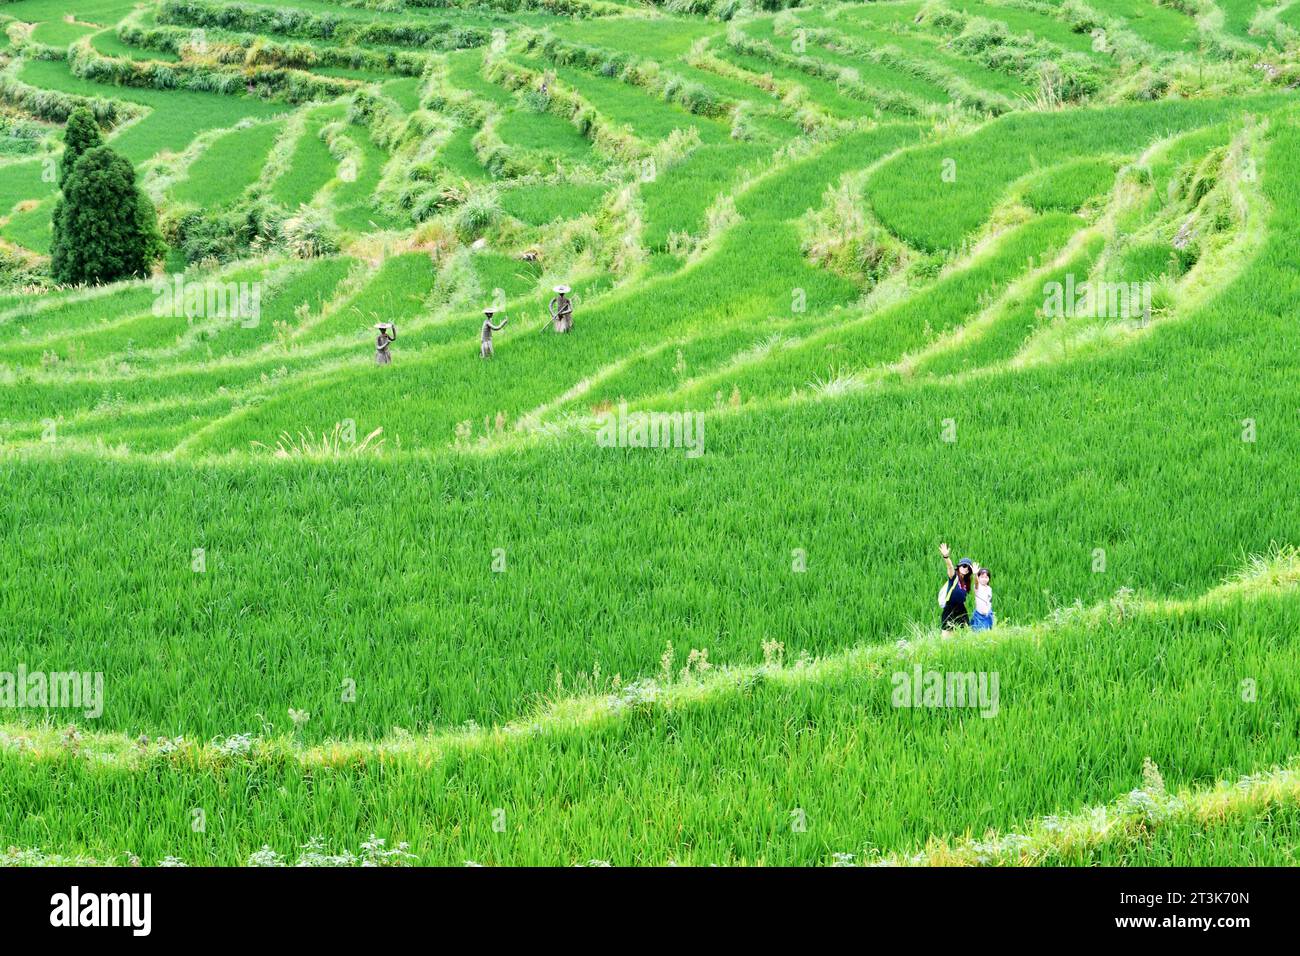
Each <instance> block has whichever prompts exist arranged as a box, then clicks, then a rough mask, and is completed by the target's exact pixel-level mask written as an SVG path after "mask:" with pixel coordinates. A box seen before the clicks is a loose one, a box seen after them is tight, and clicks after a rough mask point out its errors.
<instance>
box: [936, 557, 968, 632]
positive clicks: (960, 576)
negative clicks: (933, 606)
mask: <svg viewBox="0 0 1300 956" xmlns="http://www.w3.org/2000/svg"><path fill="white" fill-rule="evenodd" d="M939 553H940V554H941V555H943V564H944V567H945V568H947V570H948V580H947V581H946V582H945V583H944V585H943V587H941V588H939V606H940V607H941V608H943V612H942V614H941V615H940V618H939V625H940V627H942V628H943V629H944V630H945V631H951V630H953V629H954V628H958V627H966V626H967V625H969V624H970V617H969V616H968V615H967V614H966V595H968V594H969V593H970V590H971V584H972V580H971V579H972V578H973V577H974V573H975V563H974V562H973V561H971V559H970V558H962V559H961V560H960V561H958V562H957V566H956V567H955V568H954V567H953V566H952V558H951V557H949V552H948V545H947V544H941V545H939Z"/></svg>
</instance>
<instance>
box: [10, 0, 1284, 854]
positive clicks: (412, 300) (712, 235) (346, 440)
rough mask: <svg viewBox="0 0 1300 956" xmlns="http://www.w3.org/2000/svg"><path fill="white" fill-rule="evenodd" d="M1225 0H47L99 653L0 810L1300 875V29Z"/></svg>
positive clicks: (236, 829)
mask: <svg viewBox="0 0 1300 956" xmlns="http://www.w3.org/2000/svg"><path fill="white" fill-rule="evenodd" d="M514 6H517V7H518V9H515V10H512V11H509V10H508V9H507V8H509V7H514ZM776 6H784V4H777V5H776ZM1187 9H1189V10H1190V9H1192V8H1191V7H1188V8H1187ZM1195 9H1196V10H1197V11H1200V12H1198V13H1196V14H1195V15H1193V14H1191V13H1188V12H1185V11H1184V9H1183V7H1182V6H1173V5H1162V4H1155V3H1152V2H1149V0H1105V2H1097V0H1093V2H1091V3H1089V4H1088V5H1087V6H1086V7H1085V6H1084V5H1082V4H1074V3H1072V4H1069V5H1062V4H1055V3H1040V2H1036V0H1035V2H1029V0H1024V2H1021V0H987V2H985V0H980V2H975V0H927V2H925V3H919V2H916V0H897V2H894V0H891V2H876V3H867V4H844V3H830V2H826V3H807V4H803V5H794V6H791V7H790V8H789V9H773V10H762V11H756V10H753V9H750V8H749V7H748V6H743V7H742V6H737V5H733V4H721V3H719V4H707V3H704V4H699V5H697V9H695V10H694V11H693V12H692V13H690V14H686V13H679V12H673V9H672V7H671V5H669V6H660V5H650V4H639V3H611V2H605V0H564V2H563V3H550V2H546V3H541V2H539V3H522V4H518V5H516V4H503V3H488V2H484V3H478V2H474V0H457V2H455V3H452V4H448V5H446V6H441V7H433V6H429V5H428V4H425V3H417V2H414V0H385V2H383V3H379V2H371V0H289V2H284V3H279V4H269V3H262V2H260V0H255V2H241V3H239V4H219V3H214V2H212V0H151V2H148V3H144V4H139V5H137V4H135V3H123V2H116V0H92V2H87V3H85V4H82V5H81V6H80V7H79V8H78V10H77V13H76V16H75V17H72V18H71V19H68V18H67V16H66V15H65V13H64V12H63V10H62V9H61V6H60V5H59V4H54V3H51V2H48V0H9V2H0V39H2V41H3V42H0V493H3V495H4V498H5V500H6V501H7V502H10V503H11V505H10V507H7V508H6V509H4V511H3V518H2V519H0V674H2V673H13V672H16V671H18V669H19V668H20V667H21V669H22V671H23V672H24V673H31V672H42V673H47V672H48V673H54V672H62V671H76V672H85V673H99V674H101V675H102V676H103V681H104V697H103V701H102V704H103V706H102V713H98V714H95V715H94V716H93V717H88V716H86V715H85V713H84V709H81V710H69V709H59V708H51V707H27V708H22V707H18V706H14V707H13V708H12V709H8V710H6V711H5V713H4V714H2V715H0V725H3V729H2V732H0V745H2V746H0V789H3V790H4V792H6V793H12V794H13V795H14V799H12V800H9V801H6V805H5V806H4V807H3V808H0V847H3V846H9V845H13V846H14V847H16V848H18V849H16V850H15V851H14V853H13V854H12V856H11V862H17V863H36V862H42V861H49V860H52V859H53V860H57V859H72V858H85V859H88V860H95V861H101V862H113V861H120V860H121V859H122V858H123V854H136V855H138V856H139V857H141V858H142V859H143V860H145V862H149V863H154V862H158V861H161V860H163V859H164V858H167V857H176V858H179V859H181V860H184V861H186V862H189V863H219V864H242V863H246V862H248V861H249V860H250V857H253V856H254V855H255V854H257V853H258V851H259V850H260V849H261V848H262V847H263V845H266V846H268V847H270V848H271V850H273V851H274V853H276V854H279V855H280V857H283V858H287V859H289V860H290V861H292V859H293V858H294V857H295V856H296V855H297V854H298V853H299V852H300V850H299V848H300V847H302V846H303V845H304V844H308V843H309V842H310V841H312V840H313V839H315V838H320V839H322V840H323V841H324V842H323V844H321V845H322V846H324V847H325V850H326V851H328V852H330V853H335V854H342V853H344V852H345V851H346V852H348V853H352V854H358V855H364V853H366V852H372V851H373V852H378V851H377V850H374V847H372V851H365V850H363V849H362V844H363V843H365V842H366V841H367V839H368V838H369V837H370V835H371V834H376V835H378V836H379V837H382V838H384V839H386V840H387V841H388V843H387V844H386V846H388V847H390V848H391V847H392V846H395V845H396V844H398V843H403V842H404V843H407V844H409V849H410V852H411V853H412V854H413V855H414V858H415V859H416V860H418V861H419V862H423V863H440V864H447V863H451V864H459V863H462V862H464V861H466V860H471V861H475V862H481V863H500V864H527V863H537V864H554V863H572V862H586V861H588V860H608V861H611V862H615V863H628V864H664V863H667V862H670V861H675V862H680V863H696V864H702V863H746V864H757V863H768V864H778V863H779V864H829V863H834V862H854V863H864V862H866V863H880V862H884V863H949V862H955V863H971V862H973V863H990V862H996V863H1058V862H1063V863H1071V864H1085V863H1106V862H1110V863H1117V862H1122V863H1126V864H1130V863H1131V864H1139V863H1144V862H1146V863H1163V862H1195V863H1206V864H1232V863H1264V862H1268V863H1290V862H1294V860H1293V859H1291V858H1290V857H1289V856H1288V855H1287V854H1286V853H1285V852H1282V851H1281V850H1278V849H1277V848H1276V846H1275V845H1274V844H1273V843H1271V842H1270V841H1274V840H1275V839H1281V836H1280V835H1285V834H1287V833H1293V832H1294V828H1295V822H1296V821H1295V810H1296V804H1295V796H1296V788H1295V786H1294V783H1295V781H1294V774H1295V764H1294V759H1295V758H1296V757H1297V755H1298V754H1300V746H1298V745H1297V730H1300V728H1298V727H1297V725H1296V718H1295V715H1296V713H1297V708H1296V704H1297V702H1298V700H1300V686H1298V685H1297V683H1296V677H1295V674H1294V667H1293V662H1294V659H1295V650H1296V649H1295V648H1294V647H1293V646H1291V644H1292V641H1293V635H1294V634H1295V633H1297V629H1296V623H1297V622H1296V621H1294V620H1292V618H1293V617H1294V612H1293V611H1292V607H1293V605H1294V593H1293V592H1294V587H1295V583H1296V566H1295V562H1294V552H1293V551H1292V550H1291V547H1292V546H1293V545H1294V544H1296V543H1297V542H1300V517H1297V515H1296V512H1295V509H1294V508H1292V507H1290V497H1289V496H1288V493H1287V490H1288V489H1289V488H1290V486H1291V484H1292V475H1293V472H1294V467H1295V464H1294V463H1295V462H1296V461H1297V460H1300V429H1298V426H1300V420H1297V415H1296V408H1295V402H1294V394H1295V382H1296V380H1297V367H1298V366H1300V348H1297V343H1296V331H1295V322H1294V311H1295V302H1296V301H1297V292H1298V291H1300V288H1298V285H1300V279H1297V273H1296V270H1295V263H1296V262H1297V261H1300V239H1298V238H1297V235H1296V232H1295V229H1294V228H1293V225H1294V223H1295V221H1296V220H1297V218H1300V190H1298V189H1297V186H1296V183H1297V182H1300V123H1298V120H1300V113H1298V112H1297V107H1296V100H1295V90H1294V87H1295V85H1296V80H1297V73H1296V70H1297V63H1296V51H1297V33H1296V30H1297V26H1296V25H1295V24H1294V23H1293V22H1291V19H1292V18H1289V17H1288V14H1287V13H1286V10H1285V9H1283V8H1273V7H1268V8H1266V7H1262V6H1261V7H1256V6H1253V5H1251V4H1242V3H1223V2H1218V3H1214V2H1209V0H1207V2H1205V3H1202V4H1200V5H1199V6H1197V7H1196V8H1195ZM77 106H88V107H90V108H91V109H92V110H93V112H94V115H95V116H96V117H97V118H98V120H99V121H100V123H101V126H102V128H103V130H104V133H105V136H106V138H107V142H108V143H109V145H111V146H112V147H114V148H115V149H117V150H118V151H119V152H121V153H122V154H123V155H125V156H126V157H127V158H128V159H129V160H130V161H131V162H132V163H133V164H135V166H136V168H137V171H138V176H139V180H140V182H141V183H142V185H143V188H144V190H145V192H146V193H147V194H148V196H149V197H150V198H151V199H152V200H153V202H154V203H155V205H156V207H157V209H158V211H159V217H160V223H161V226H162V229H163V233H164V236H165V238H166V239H167V240H168V243H169V247H170V249H169V254H168V257H167V259H166V261H165V262H163V263H160V264H159V266H158V272H157V274H156V275H154V276H151V277H149V278H136V279H128V280H125V281H122V282H119V283H116V284H114V285H112V286H108V287H105V288H94V289H66V288H60V287H58V286H57V285H56V284H55V283H54V282H53V280H52V279H51V278H50V276H49V274H48V267H49V260H48V252H49V250H50V240H51V233H50V228H51V226H50V224H51V216H52V215H53V211H54V207H55V203H56V201H57V199H58V192H57V190H58V185H57V182H56V180H55V178H54V177H53V176H51V175H50V170H52V169H55V168H56V167H57V159H58V157H59V152H60V150H61V149H62V124H63V123H64V122H65V120H66V118H67V116H68V115H69V113H70V111H71V110H72V109H73V108H75V107H77ZM561 283H563V284H566V285H569V286H571V287H572V289H573V295H574V302H575V313H574V315H575V326H574V331H573V332H572V333H570V334H567V335H556V334H554V333H553V332H551V331H550V329H549V323H548V321H547V319H548V313H547V309H548V302H549V301H550V299H551V298H552V296H553V295H554V293H553V292H552V289H553V287H555V286H556V285H559V284H561ZM1085 288H1087V289H1092V290H1094V292H1095V295H1094V297H1092V298H1082V297H1076V296H1075V295H1074V292H1075V290H1080V289H1085ZM1067 289H1068V290H1070V291H1069V292H1066V291H1065V290H1067ZM186 290H189V291H188V296H187V292H186ZM489 306H492V307H494V308H495V309H496V310H497V313H498V316H497V317H498V320H499V319H500V317H501V314H502V313H503V314H504V316H505V317H507V318H508V319H509V324H508V325H507V327H506V328H505V329H504V330H503V331H501V332H498V333H497V334H496V337H495V355H494V357H493V358H492V359H491V360H490V361H485V360H481V359H480V358H479V334H480V329H481V326H482V321H483V313H482V310H483V309H484V308H485V307H489ZM379 322H393V323H396V325H397V327H398V333H399V334H398V338H397V340H396V342H395V343H394V344H393V346H392V350H393V356H394V361H393V364H392V365H390V366H379V365H376V363H375V352H374V335H375V329H374V326H375V325H376V323H379ZM652 414H656V415H661V416H664V415H666V416H675V418H665V419H663V421H669V422H672V421H675V422H676V424H677V426H678V428H679V431H678V432H677V433H675V434H674V435H670V436H669V437H670V439H671V440H670V441H669V442H668V444H670V445H672V446H673V447H644V445H645V444H648V442H645V443H642V442H638V441H637V440H636V438H635V437H633V438H629V434H631V435H635V434H636V433H637V431H638V429H640V428H642V427H644V426H645V423H647V422H649V421H650V420H651V419H650V417H649V416H650V415H652ZM611 422H613V423H614V424H615V425H617V426H620V427H618V428H615V429H614V430H613V434H615V435H616V436H617V437H616V438H615V439H614V440H612V441H611V440H608V439H609V436H610V434H611V431H610V428H611ZM620 429H621V430H620ZM611 444H612V445H614V446H616V447H610V445H611ZM940 540H949V541H952V542H953V545H954V547H955V548H956V549H957V550H958V551H959V552H961V553H973V554H974V557H975V558H976V559H978V560H979V561H980V562H981V563H983V564H986V565H988V566H991V567H992V568H993V569H994V575H995V580H994V586H995V592H996V595H997V598H996V610H997V613H998V622H999V627H998V629H997V630H995V631H994V632H993V636H992V637H991V638H979V637H977V636H974V635H971V636H967V637H963V638H952V639H939V638H938V637H937V636H936V633H935V631H936V629H937V623H938V622H937V617H938V615H937V608H936V607H935V604H934V590H935V587H937V585H938V583H939V577H940V570H941V567H942V566H941V564H940V563H939V560H938V558H937V556H936V555H935V553H934V545H935V543H936V542H938V541H940ZM1250 555H1271V556H1272V557H1271V558H1270V559H1269V560H1268V561H1266V562H1263V563H1259V562H1256V564H1255V565H1254V566H1253V567H1254V572H1253V576H1248V577H1246V578H1242V579H1236V578H1234V579H1233V581H1234V582H1235V583H1232V584H1229V585H1225V586H1221V587H1217V588H1216V587H1214V582H1217V581H1221V580H1223V579H1224V578H1225V577H1227V576H1230V575H1232V574H1233V573H1234V572H1235V571H1236V570H1238V569H1240V568H1241V567H1242V566H1243V565H1245V564H1247V562H1248V561H1249V560H1250V559H1249V558H1248V556H1250ZM1084 608H1090V609H1092V610H1089V611H1085V610H1083V609H1084ZM900 641H902V642H903V643H902V644H900V643H899V642H900ZM913 665H920V666H921V667H922V669H931V670H937V671H940V672H943V673H948V672H955V673H963V674H964V673H975V674H983V675H986V677H987V675H989V674H992V673H993V672H996V673H997V674H998V675H999V679H1000V682H1001V683H1000V686H1001V693H1002V697H1001V700H1000V703H999V705H998V707H997V713H996V716H988V717H982V716H980V715H979V714H978V713H972V712H971V711H970V710H969V709H967V710H961V709H958V710H952V709H934V710H929V709H924V708H922V709H913V708H899V707H896V706H893V704H892V703H891V697H890V680H891V676H892V674H893V673H894V672H895V671H898V670H900V669H910V668H911V667H912V666H913ZM1247 682H1248V683H1247ZM1247 686H1249V687H1250V688H1251V691H1250V695H1253V696H1251V699H1250V700H1249V701H1248V700H1247V699H1246V696H1247V692H1246V690H1245V688H1246V687H1247ZM2 692H3V685H2V683H0V702H2V701H3V697H2ZM291 713H292V714H293V717H291V716H290V715H291ZM140 740H143V743H140V742H138V741H140ZM1144 761H1147V762H1148V763H1147V771H1146V773H1147V777H1146V779H1143V772H1144V771H1143V766H1144ZM1241 778H1246V780H1247V783H1245V784H1243V785H1242V787H1241V788H1239V789H1241V791H1242V793H1241V795H1240V799H1239V800H1237V801H1236V802H1235V803H1233V806H1232V808H1231V810H1230V811H1228V810H1225V811H1224V812H1223V813H1222V814H1220V815H1217V816H1216V815H1215V813H1213V812H1212V811H1211V810H1207V809H1206V808H1207V807H1214V806H1219V804H1218V803H1216V801H1224V800H1228V797H1226V796H1224V794H1228V793H1235V792H1236V791H1234V790H1233V789H1232V788H1233V787H1234V786H1235V784H1233V783H1232V782H1233V781H1237V780H1239V779H1241ZM1220 785H1221V786H1220ZM1135 788H1136V790H1135ZM1216 788H1217V789H1216ZM1225 788H1226V789H1225ZM1135 792H1136V793H1141V794H1145V796H1135V795H1134V793H1135ZM1152 807H1154V809H1152ZM141 808H145V809H144V810H142V809H141ZM195 808H200V809H203V811H204V814H205V816H206V819H207V820H208V821H209V822H208V825H207V829H206V831H205V832H204V833H203V834H196V833H195V832H193V831H192V830H191V811H192V810H194V809H195ZM497 811H500V812H501V813H502V814H503V817H502V818H501V819H504V820H505V823H504V825H503V826H497V827H496V828H494V826H493V824H494V822H497V823H499V818H498V817H496V816H494V813H496V812H497ZM312 845H313V846H316V844H312ZM318 848H319V847H318ZM384 860H385V861H386V862H402V861H404V860H406V857H402V856H399V855H392V856H386V857H384Z"/></svg>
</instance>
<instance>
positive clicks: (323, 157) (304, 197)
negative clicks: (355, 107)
mask: <svg viewBox="0 0 1300 956" xmlns="http://www.w3.org/2000/svg"><path fill="white" fill-rule="evenodd" d="M344 112H345V110H344V108H343V106H342V105H341V104H334V105H330V106H321V107H317V108H316V109H314V110H311V111H310V112H308V114H307V116H306V119H305V121H304V123H303V128H302V132H301V133H300V134H299V135H298V138H297V139H296V140H295V141H294V145H293V151H292V153H291V154H290V156H289V163H288V165H287V166H286V167H285V169H284V172H283V173H281V174H280V175H279V176H277V177H276V178H275V179H274V180H273V181H272V182H271V188H270V193H269V195H270V197H271V199H273V200H274V201H276V202H278V203H280V204H281V205H282V206H284V207H286V208H288V209H296V208H298V206H301V205H303V204H305V203H310V202H311V201H312V200H313V199H314V198H315V197H316V195H317V194H318V193H319V192H320V191H321V190H322V189H324V188H325V186H326V185H327V184H328V183H329V182H330V180H332V179H333V178H334V177H335V175H337V173H338V161H337V160H336V159H335V158H334V157H333V156H332V155H331V154H330V151H329V147H328V146H327V145H326V144H325V141H324V140H323V139H322V138H321V132H322V131H323V130H324V128H325V127H326V126H327V125H329V124H330V123H335V122H338V121H339V120H341V119H342V118H343V115H344Z"/></svg>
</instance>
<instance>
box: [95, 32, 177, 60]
mask: <svg viewBox="0 0 1300 956" xmlns="http://www.w3.org/2000/svg"><path fill="white" fill-rule="evenodd" d="M90 45H91V46H93V47H94V48H95V49H96V50H98V51H99V52H100V53H102V54H104V56H114V57H120V58H122V59H126V60H146V61H147V60H160V61H162V62H163V63H179V62H180V59H181V58H180V57H179V56H177V55H176V54H175V53H173V52H171V51H170V50H155V49H152V48H148V47H138V46H131V45H129V44H127V43H123V42H122V41H121V39H119V38H118V35H117V31H116V30H101V31H100V32H99V33H96V34H95V36H94V38H93V39H91V41H90Z"/></svg>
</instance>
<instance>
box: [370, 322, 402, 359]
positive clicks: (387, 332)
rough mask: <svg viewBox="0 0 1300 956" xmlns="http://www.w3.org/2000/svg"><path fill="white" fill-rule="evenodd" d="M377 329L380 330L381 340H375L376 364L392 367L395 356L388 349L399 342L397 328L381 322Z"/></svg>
mask: <svg viewBox="0 0 1300 956" xmlns="http://www.w3.org/2000/svg"><path fill="white" fill-rule="evenodd" d="M375 328H377V329H378V330H379V338H377V339H376V340H375V364H376V365H392V364H393V355H392V353H391V352H390V351H389V349H388V347H389V346H390V345H392V344H393V343H394V342H396V341H397V326H395V325H393V324H392V323H390V322H380V323H379V324H377V325H376V326H375Z"/></svg>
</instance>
